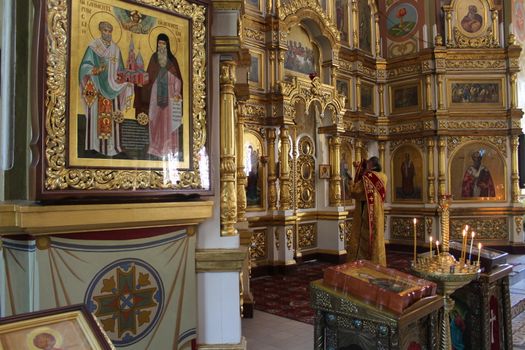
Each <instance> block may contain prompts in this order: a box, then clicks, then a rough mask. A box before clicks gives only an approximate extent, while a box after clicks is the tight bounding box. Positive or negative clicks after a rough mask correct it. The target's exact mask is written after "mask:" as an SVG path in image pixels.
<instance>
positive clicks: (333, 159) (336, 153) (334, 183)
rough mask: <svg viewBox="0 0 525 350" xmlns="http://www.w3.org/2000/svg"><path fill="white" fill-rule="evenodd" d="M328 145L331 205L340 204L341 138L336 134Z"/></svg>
mask: <svg viewBox="0 0 525 350" xmlns="http://www.w3.org/2000/svg"><path fill="white" fill-rule="evenodd" d="M329 145H330V168H331V170H332V171H331V172H330V173H331V175H330V194H329V196H330V198H329V202H330V205H331V206H334V207H338V206H340V205H341V166H340V164H341V138H340V137H339V136H337V135H335V136H332V137H331V138H330V140H329Z"/></svg>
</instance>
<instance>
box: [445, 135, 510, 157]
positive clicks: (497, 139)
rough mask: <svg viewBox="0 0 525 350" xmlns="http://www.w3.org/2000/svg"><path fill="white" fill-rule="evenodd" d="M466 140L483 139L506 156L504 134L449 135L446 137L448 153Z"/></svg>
mask: <svg viewBox="0 0 525 350" xmlns="http://www.w3.org/2000/svg"><path fill="white" fill-rule="evenodd" d="M468 141H485V142H488V143H490V144H491V145H493V146H494V147H495V148H497V149H498V150H499V151H500V152H501V153H502V154H503V156H504V157H506V156H507V138H506V137H505V136H449V137H448V139H447V143H448V153H449V154H452V152H453V151H454V149H456V147H458V146H459V145H461V144H463V143H465V142H468Z"/></svg>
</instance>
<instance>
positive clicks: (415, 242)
mask: <svg viewBox="0 0 525 350" xmlns="http://www.w3.org/2000/svg"><path fill="white" fill-rule="evenodd" d="M416 223H417V219H416V218H414V265H415V264H416V255H417V251H416V246H417V232H416Z"/></svg>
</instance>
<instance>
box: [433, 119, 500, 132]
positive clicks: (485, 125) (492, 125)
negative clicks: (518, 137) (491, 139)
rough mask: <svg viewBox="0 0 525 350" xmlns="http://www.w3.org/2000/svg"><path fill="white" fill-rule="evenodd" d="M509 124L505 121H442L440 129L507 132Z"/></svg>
mask: <svg viewBox="0 0 525 350" xmlns="http://www.w3.org/2000/svg"><path fill="white" fill-rule="evenodd" d="M507 127H508V122H506V121H503V120H440V121H439V128H440V129H452V130H456V129H484V130H487V129H496V130H506V129H507Z"/></svg>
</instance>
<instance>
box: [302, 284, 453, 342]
mask: <svg viewBox="0 0 525 350" xmlns="http://www.w3.org/2000/svg"><path fill="white" fill-rule="evenodd" d="M310 300H311V306H312V308H313V309H314V310H315V324H314V349H315V350H321V349H323V350H324V349H326V350H336V349H342V350H344V349H359V348H360V349H363V350H369V349H370V350H373V349H391V350H394V349H403V350H404V349H409V348H410V347H411V346H412V347H417V346H418V345H419V346H420V347H421V348H423V349H431V350H435V349H437V348H438V332H439V324H438V323H439V322H438V315H439V311H440V309H441V308H442V307H443V298H442V297H441V296H438V295H435V296H432V297H427V298H425V299H421V300H420V301H418V302H416V303H415V304H413V305H412V306H410V307H409V308H407V309H406V310H405V311H404V312H403V313H402V314H400V315H397V314H395V313H392V312H391V311H388V310H386V309H381V308H379V307H378V306H375V305H373V304H371V303H366V302H364V301H363V300H362V299H359V298H356V297H354V296H352V295H350V294H348V293H344V292H342V291H341V290H336V289H335V288H333V287H330V286H328V285H326V284H323V281H322V280H318V281H314V282H312V283H311V284H310Z"/></svg>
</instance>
